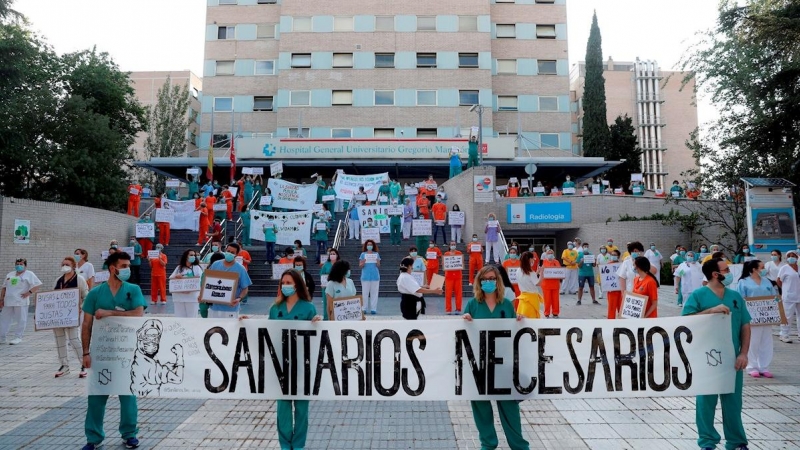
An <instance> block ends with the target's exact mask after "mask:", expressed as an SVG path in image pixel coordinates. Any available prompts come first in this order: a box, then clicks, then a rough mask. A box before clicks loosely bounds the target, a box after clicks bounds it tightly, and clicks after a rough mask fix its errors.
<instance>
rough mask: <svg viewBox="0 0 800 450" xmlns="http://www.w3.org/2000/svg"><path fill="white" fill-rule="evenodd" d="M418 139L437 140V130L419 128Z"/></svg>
mask: <svg viewBox="0 0 800 450" xmlns="http://www.w3.org/2000/svg"><path fill="white" fill-rule="evenodd" d="M417 137H418V138H435V137H436V128H417Z"/></svg>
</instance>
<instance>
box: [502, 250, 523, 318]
mask: <svg viewBox="0 0 800 450" xmlns="http://www.w3.org/2000/svg"><path fill="white" fill-rule="evenodd" d="M503 267H505V269H506V272H509V277H510V276H511V275H510V272H511V269H517V276H519V275H520V273H519V268H520V267H522V264H521V263H520V260H518V259H511V258H509V259H507V260H505V261H503ZM511 288H512V289H514V294H515V295H516V296H517V297H519V284H517V283H512V284H511ZM518 303H519V300H517V299H516V298H514V310H515V311H516V309H517V304H518Z"/></svg>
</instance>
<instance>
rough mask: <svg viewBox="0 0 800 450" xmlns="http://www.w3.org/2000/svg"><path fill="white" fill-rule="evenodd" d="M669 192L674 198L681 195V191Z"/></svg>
mask: <svg viewBox="0 0 800 450" xmlns="http://www.w3.org/2000/svg"><path fill="white" fill-rule="evenodd" d="M670 192H671V193H672V196H673V197H674V198H680V196H681V191H670Z"/></svg>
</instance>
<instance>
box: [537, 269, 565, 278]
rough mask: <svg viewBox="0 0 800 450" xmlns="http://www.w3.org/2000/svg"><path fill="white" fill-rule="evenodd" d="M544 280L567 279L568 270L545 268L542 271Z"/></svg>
mask: <svg viewBox="0 0 800 450" xmlns="http://www.w3.org/2000/svg"><path fill="white" fill-rule="evenodd" d="M542 278H547V279H555V278H558V279H562V280H563V279H564V278H567V268H566V267H545V268H544V270H543V271H542Z"/></svg>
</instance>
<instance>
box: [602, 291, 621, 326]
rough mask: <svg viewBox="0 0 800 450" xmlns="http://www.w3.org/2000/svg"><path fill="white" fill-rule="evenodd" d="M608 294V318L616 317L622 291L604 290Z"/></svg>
mask: <svg viewBox="0 0 800 450" xmlns="http://www.w3.org/2000/svg"><path fill="white" fill-rule="evenodd" d="M606 295H607V296H608V318H609V319H616V318H617V315H619V310H620V308H622V291H610V292H606Z"/></svg>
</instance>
